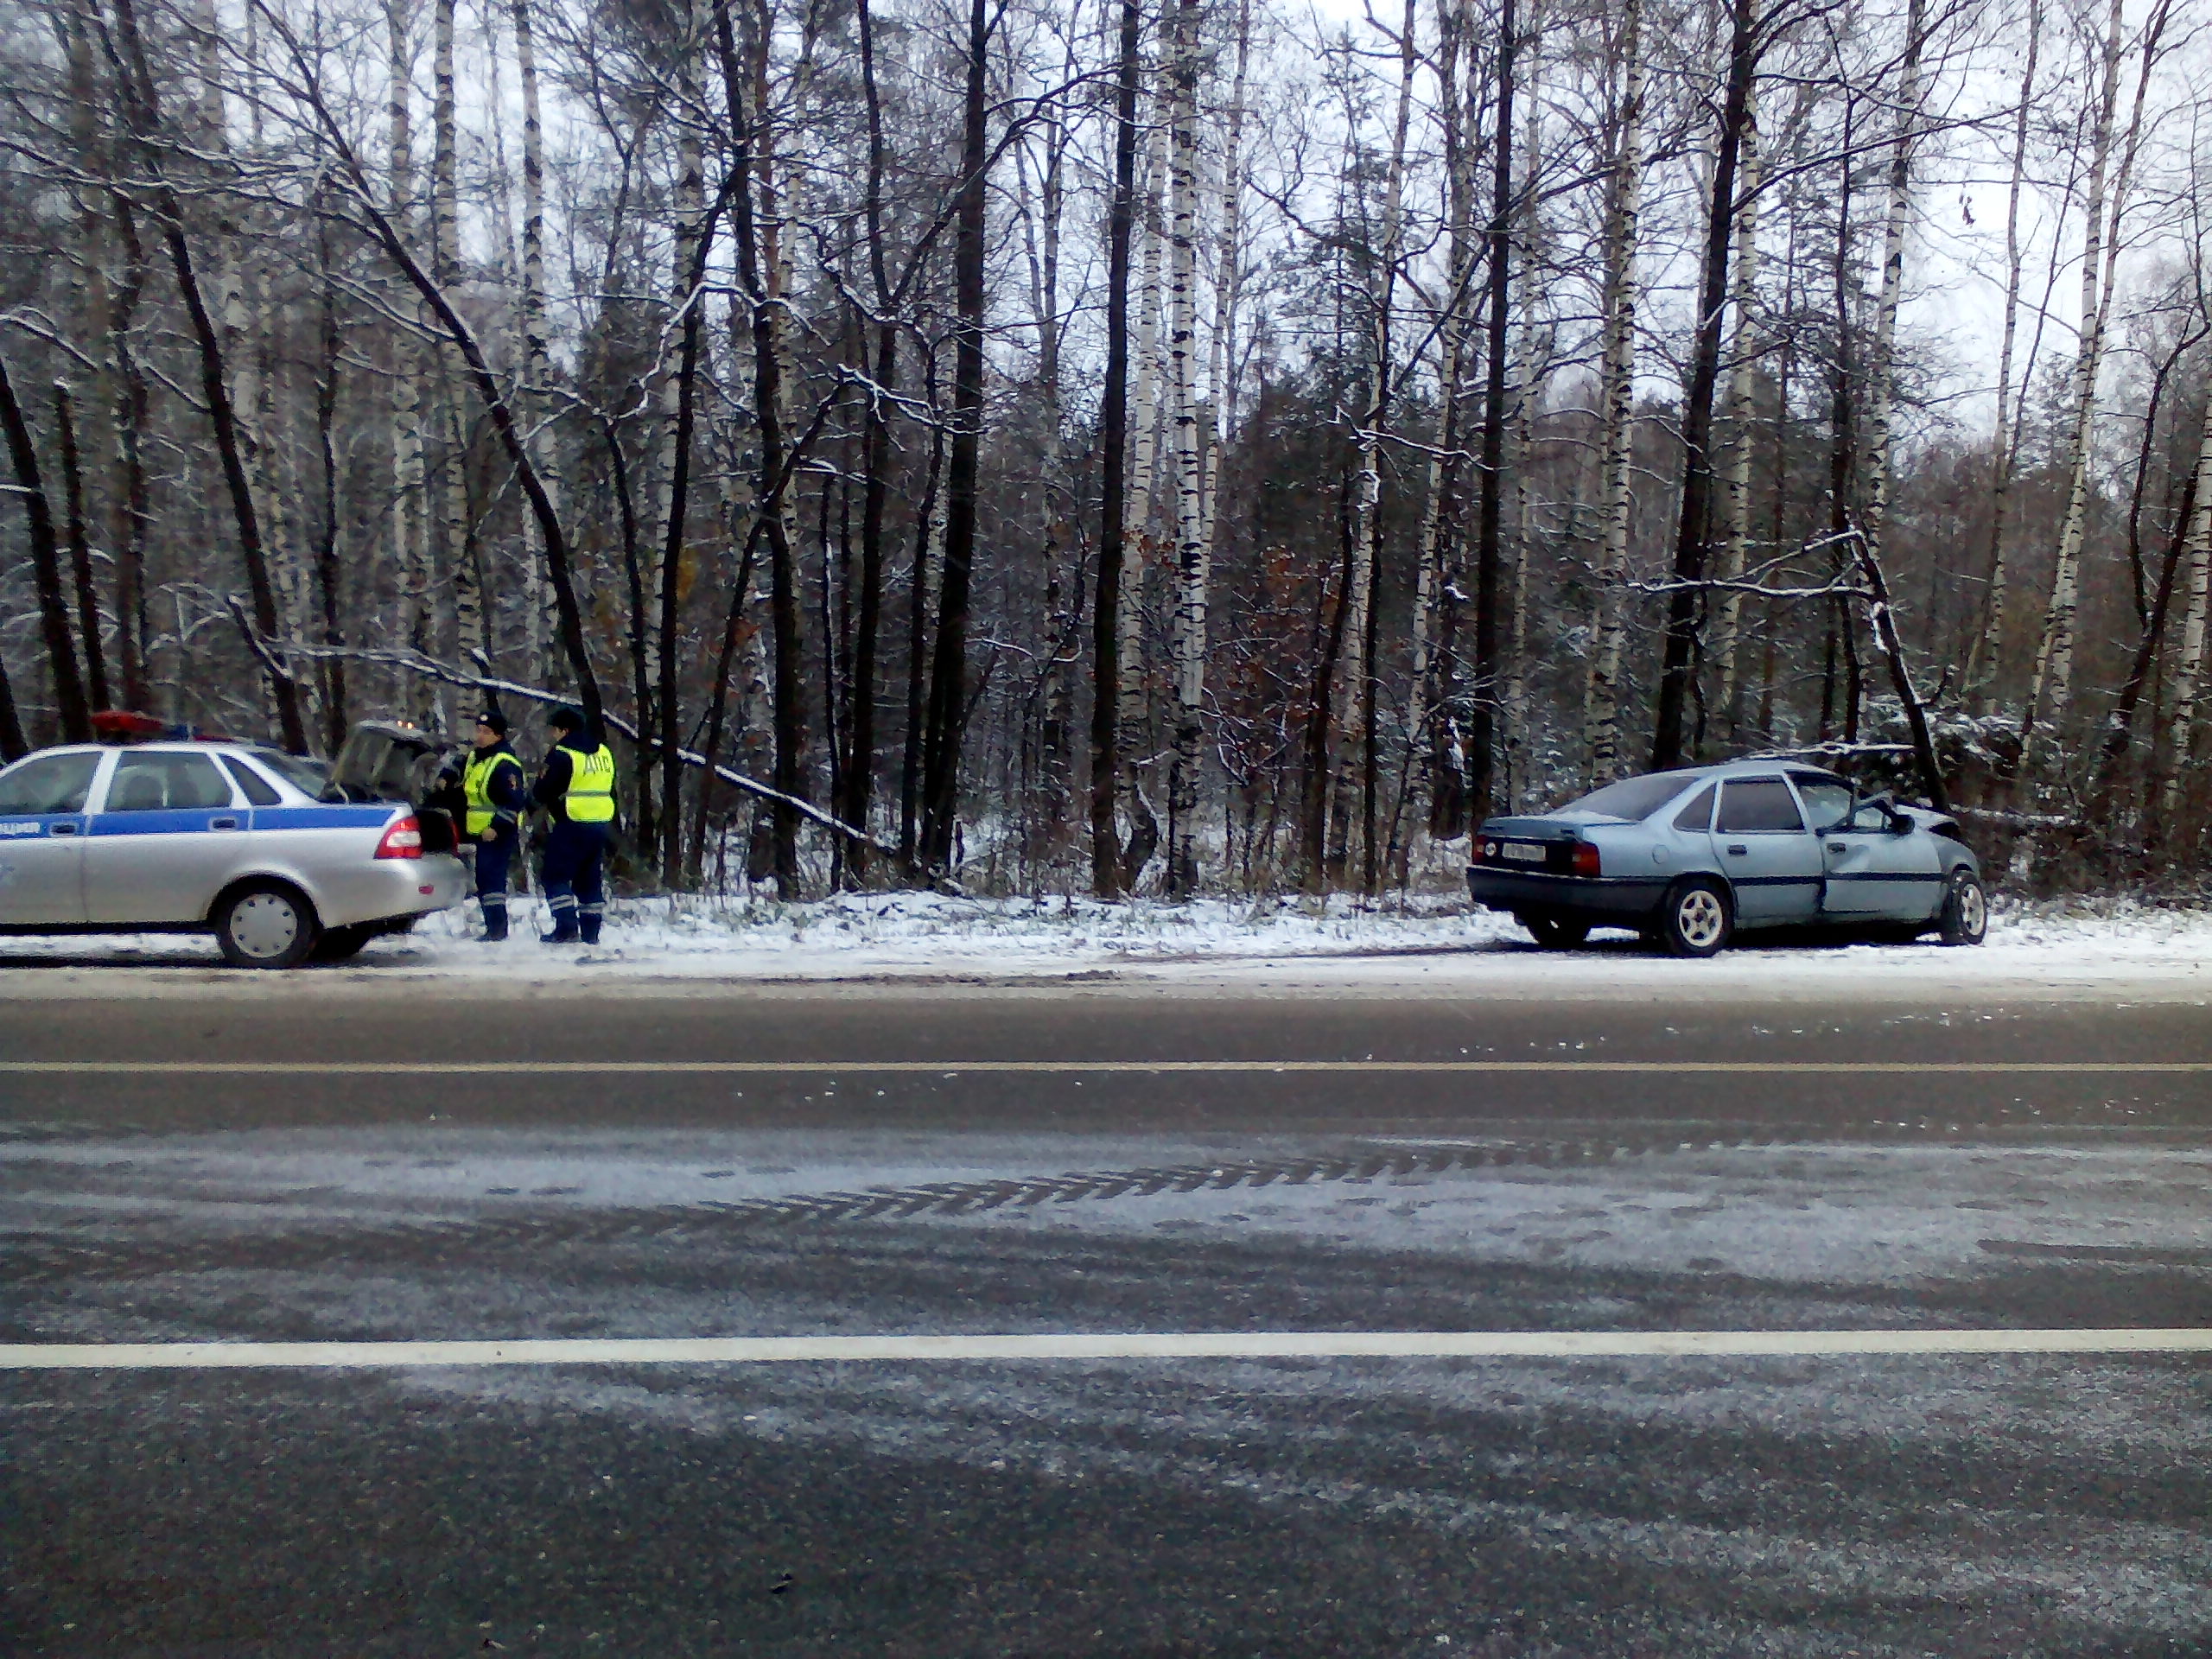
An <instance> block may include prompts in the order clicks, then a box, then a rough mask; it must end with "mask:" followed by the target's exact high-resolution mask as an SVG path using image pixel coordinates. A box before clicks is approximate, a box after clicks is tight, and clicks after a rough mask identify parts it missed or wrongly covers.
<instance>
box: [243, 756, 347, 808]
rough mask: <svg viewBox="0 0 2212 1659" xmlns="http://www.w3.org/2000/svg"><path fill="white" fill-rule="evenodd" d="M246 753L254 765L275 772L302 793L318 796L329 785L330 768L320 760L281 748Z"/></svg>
mask: <svg viewBox="0 0 2212 1659" xmlns="http://www.w3.org/2000/svg"><path fill="white" fill-rule="evenodd" d="M247 753H249V754H251V755H252V756H253V759H254V764H255V765H257V766H262V767H264V768H265V769H266V770H268V771H270V772H275V773H276V774H277V776H278V777H279V778H282V779H283V780H284V781H285V782H286V783H288V784H289V785H291V786H292V787H293V788H294V789H296V790H298V791H300V792H301V793H302V795H309V796H315V797H317V798H320V797H321V794H322V792H323V791H325V790H326V789H327V788H329V787H330V768H329V767H327V766H325V765H323V763H322V762H321V761H320V760H308V759H307V758H306V757H305V756H303V755H297V754H286V753H284V752H283V750H281V749H249V750H248V751H247Z"/></svg>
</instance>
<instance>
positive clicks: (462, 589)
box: [430, 0, 486, 664]
mask: <svg viewBox="0 0 2212 1659" xmlns="http://www.w3.org/2000/svg"><path fill="white" fill-rule="evenodd" d="M431 19H432V22H431V69H430V73H431V89H430V90H431V102H430V128H431V145H432V148H431V155H430V276H431V278H432V280H433V281H435V283H437V284H438V286H439V287H441V288H442V289H447V290H448V291H450V290H451V289H452V288H453V286H454V283H456V282H457V281H458V280H459V279H460V276H461V200H460V188H459V181H458V172H457V169H458V166H459V150H460V137H459V133H458V130H457V128H456V125H455V120H454V82H453V48H454V39H453V35H454V0H433V8H432V12H431ZM451 355H452V354H451V352H450V350H449V349H446V348H442V349H440V351H439V352H438V353H437V359H436V360H437V365H438V369H437V397H438V421H439V425H440V427H441V431H440V432H439V435H438V437H439V454H438V467H437V472H436V474H435V490H434V499H435V501H436V503H437V516H438V528H439V541H440V543H441V546H440V553H441V555H442V572H441V575H440V580H439V581H438V582H437V584H436V591H437V593H438V594H439V596H440V600H441V602H442V603H443V604H449V605H450V607H451V609H450V613H449V615H448V618H447V620H448V624H449V626H450V632H451V635H452V639H453V641H454V649H455V651H456V652H458V653H459V655H460V657H461V661H463V662H464V663H468V664H477V663H480V661H481V660H482V659H483V657H484V647H485V644H486V634H485V629H484V586H483V581H482V578H481V575H480V572H479V570H478V569H477V563H476V557H475V549H474V547H473V546H472V545H471V537H470V536H469V534H468V500H467V482H466V476H465V474H466V469H467V459H468V416H467V410H466V408H465V407H464V406H463V403H462V399H461V387H460V386H459V385H457V384H456V382H455V378H454V373H453V371H452V364H451Z"/></svg>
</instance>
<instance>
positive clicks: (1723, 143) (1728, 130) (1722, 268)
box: [1651, 0, 1761, 772]
mask: <svg viewBox="0 0 2212 1659" xmlns="http://www.w3.org/2000/svg"><path fill="white" fill-rule="evenodd" d="M1760 44H1761V42H1760V39H1759V30H1758V15H1757V14H1756V13H1755V12H1754V10H1753V9H1752V5H1751V0H1731V4H1730V6H1729V38H1728V79H1727V86H1726V93H1725V96H1724V99H1723V102H1722V105H1721V111H1720V143H1719V154H1718V155H1717V156H1716V157H1715V159H1714V162H1713V194H1712V200H1710V201H1709V202H1708V203H1707V211H1706V232H1705V251H1704V270H1703V273H1702V276H1701V277H1700V282H1699V284H1698V308H1697V314H1696V315H1697V332H1696V334H1695V336H1694V345H1693V347H1692V352H1691V357H1690V378H1689V385H1688V389H1687V391H1686V392H1685V393H1684V396H1683V400H1682V450H1683V457H1684V459H1683V466H1682V496H1681V512H1680V515H1679V517H1678V518H1677V520H1676V523H1675V563H1674V585H1673V586H1672V588H1670V590H1669V593H1668V595H1667V634H1666V641H1665V645H1664V646H1663V648H1662V656H1661V666H1660V672H1659V709H1658V718H1657V720H1656V722H1655V725H1654V729H1653V733H1652V739H1651V769H1652V770H1653V771H1654V772H1666V771H1669V770H1670V769H1671V768H1673V767H1675V766H1679V765H1681V759H1682V739H1683V717H1684V715H1685V713H1686V712H1687V709H1688V702H1689V693H1690V677H1691V676H1692V674H1693V673H1694V671H1695V670H1696V660H1697V650H1698V617H1699V613H1700V601H1701V600H1702V597H1703V594H1702V591H1701V588H1702V584H1703V582H1704V581H1705V572H1706V566H1707V555H1708V553H1709V551H1710V550H1711V545H1712V537H1713V524H1712V505H1713V393H1714V391H1715V390H1716V388H1717V385H1718V383H1719V373H1720V334H1721V323H1722V321H1723V318H1724V316H1725V315H1726V309H1727V300H1728V253H1729V246H1730V244H1731V242H1732V238H1733V236H1734V232H1735V223H1736V211H1735V210H1736V176H1737V172H1738V158H1739V156H1740V155H1741V152H1742V147H1743V141H1744V134H1745V130H1746V129H1747V128H1748V126H1749V125H1750V122H1751V89H1752V81H1753V78H1754V77H1755V76H1756V75H1757V74H1758V55H1759V48H1760Z"/></svg>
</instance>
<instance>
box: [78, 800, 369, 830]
mask: <svg viewBox="0 0 2212 1659" xmlns="http://www.w3.org/2000/svg"><path fill="white" fill-rule="evenodd" d="M394 810H395V809H394V808H392V807H391V806H267V807H257V808H255V809H253V810H247V809H245V808H244V807H232V806H215V807H208V806H196V807H193V808H190V809H188V810H162V811H153V812H98V813H95V814H93V815H92V820H91V829H90V830H89V831H88V832H87V833H89V834H91V835H93V836H192V835H226V836H227V835H235V834H238V832H240V831H243V830H249V829H259V830H271V829H383V828H384V826H385V824H387V823H390V822H391V815H392V813H393V811H394ZM218 818H221V819H224V820H226V824H225V826H224V828H222V829H216V828H215V820H217V819H218Z"/></svg>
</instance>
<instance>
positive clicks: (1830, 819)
mask: <svg viewBox="0 0 2212 1659" xmlns="http://www.w3.org/2000/svg"><path fill="white" fill-rule="evenodd" d="M1790 778H1791V780H1792V781H1793V782H1794V783H1796V785H1797V797H1798V798H1799V799H1800V800H1802V801H1803V802H1804V803H1805V810H1806V812H1807V813H1808V815H1809V816H1810V817H1811V818H1812V820H1813V828H1814V829H1817V830H1820V831H1821V832H1822V833H1823V834H1825V833H1826V832H1827V831H1828V830H1830V829H1841V828H1842V827H1843V824H1844V822H1845V820H1846V819H1847V818H1849V817H1850V816H1851V801H1852V789H1851V785H1849V784H1841V783H1838V782H1837V781H1836V780H1835V779H1833V778H1821V777H1807V776H1806V775H1804V774H1803V773H1802V772H1792V773H1791V774H1790Z"/></svg>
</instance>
